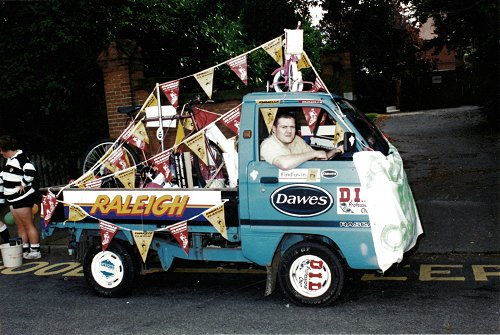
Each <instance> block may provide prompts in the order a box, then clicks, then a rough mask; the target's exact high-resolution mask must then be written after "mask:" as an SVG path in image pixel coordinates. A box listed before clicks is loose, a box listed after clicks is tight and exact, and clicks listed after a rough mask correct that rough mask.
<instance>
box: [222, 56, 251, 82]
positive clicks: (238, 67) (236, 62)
mask: <svg viewBox="0 0 500 335" xmlns="http://www.w3.org/2000/svg"><path fill="white" fill-rule="evenodd" d="M226 64H227V65H228V66H229V67H230V68H231V70H233V72H234V73H236V75H237V76H238V78H240V79H241V81H242V82H243V84H245V85H248V71H247V54H243V55H240V56H238V57H235V58H233V59H230V60H229V61H227V63H226Z"/></svg>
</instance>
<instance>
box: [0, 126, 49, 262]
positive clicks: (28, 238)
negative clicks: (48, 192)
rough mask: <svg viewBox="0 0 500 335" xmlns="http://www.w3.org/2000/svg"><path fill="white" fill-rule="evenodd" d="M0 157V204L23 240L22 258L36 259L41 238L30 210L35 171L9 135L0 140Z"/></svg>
mask: <svg viewBox="0 0 500 335" xmlns="http://www.w3.org/2000/svg"><path fill="white" fill-rule="evenodd" d="M0 153H1V154H2V156H3V157H4V158H6V159H7V161H6V163H5V165H4V167H3V170H2V171H1V172H0V202H6V203H7V204H8V205H9V207H10V212H11V213H12V216H13V217H14V220H15V221H16V224H17V232H18V235H19V237H21V238H22V240H23V258H24V259H39V258H41V257H42V255H41V253H40V237H39V235H38V230H37V229H36V227H35V224H34V223H33V216H32V207H33V205H34V204H35V202H36V192H37V191H38V190H35V189H34V187H33V184H32V183H33V181H34V179H35V176H36V170H35V167H34V166H33V164H32V163H31V161H30V160H29V158H28V156H27V155H26V154H25V153H24V152H23V151H22V150H20V149H19V148H18V145H17V141H16V139H14V138H13V137H11V136H9V135H4V136H1V137H0Z"/></svg>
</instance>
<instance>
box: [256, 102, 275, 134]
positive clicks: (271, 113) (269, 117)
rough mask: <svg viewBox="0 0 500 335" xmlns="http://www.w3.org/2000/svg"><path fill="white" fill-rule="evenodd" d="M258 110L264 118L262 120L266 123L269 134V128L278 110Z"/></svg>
mask: <svg viewBox="0 0 500 335" xmlns="http://www.w3.org/2000/svg"><path fill="white" fill-rule="evenodd" d="M260 112H261V114H262V117H263V118H264V122H265V123H266V126H267V131H268V132H269V134H270V133H271V128H272V127H273V123H274V118H275V117H276V113H277V112H278V108H277V107H273V108H261V109H260Z"/></svg>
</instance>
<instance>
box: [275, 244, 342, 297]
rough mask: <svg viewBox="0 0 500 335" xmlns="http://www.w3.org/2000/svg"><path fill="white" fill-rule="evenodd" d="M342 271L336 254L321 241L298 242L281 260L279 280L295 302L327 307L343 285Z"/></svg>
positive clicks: (285, 292) (338, 294) (284, 290)
mask: <svg viewBox="0 0 500 335" xmlns="http://www.w3.org/2000/svg"><path fill="white" fill-rule="evenodd" d="M344 277H345V270H344V267H343V265H342V263H341V262H340V259H339V257H338V256H337V255H336V254H335V252H333V251H332V250H330V249H329V248H328V247H326V246H325V245H323V244H320V243H315V242H301V243H298V244H296V245H295V246H292V247H291V248H290V249H288V250H287V251H286V253H285V255H284V256H283V258H282V259H281V264H280V267H279V283H280V286H281V289H282V290H283V293H284V294H285V295H286V296H287V297H288V298H289V299H290V300H291V301H292V302H294V303H295V304H299V305H312V306H326V305H329V304H331V303H333V302H334V301H335V300H336V299H337V298H338V297H339V296H340V293H341V292H342V289H343V288H344Z"/></svg>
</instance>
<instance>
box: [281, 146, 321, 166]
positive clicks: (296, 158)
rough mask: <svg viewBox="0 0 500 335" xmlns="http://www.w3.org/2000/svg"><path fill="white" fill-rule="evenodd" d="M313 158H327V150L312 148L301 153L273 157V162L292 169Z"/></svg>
mask: <svg viewBox="0 0 500 335" xmlns="http://www.w3.org/2000/svg"><path fill="white" fill-rule="evenodd" d="M311 159H322V160H325V159H327V155H326V152H324V151H323V150H311V151H307V152H303V153H300V154H291V155H280V156H276V157H275V158H274V159H273V163H272V164H273V165H275V166H277V167H278V168H280V169H281V170H290V169H293V168H296V167H297V166H299V165H300V164H302V163H304V162H305V161H309V160H311Z"/></svg>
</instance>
